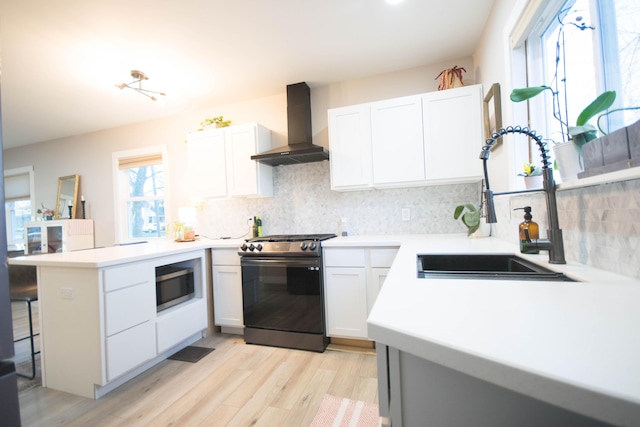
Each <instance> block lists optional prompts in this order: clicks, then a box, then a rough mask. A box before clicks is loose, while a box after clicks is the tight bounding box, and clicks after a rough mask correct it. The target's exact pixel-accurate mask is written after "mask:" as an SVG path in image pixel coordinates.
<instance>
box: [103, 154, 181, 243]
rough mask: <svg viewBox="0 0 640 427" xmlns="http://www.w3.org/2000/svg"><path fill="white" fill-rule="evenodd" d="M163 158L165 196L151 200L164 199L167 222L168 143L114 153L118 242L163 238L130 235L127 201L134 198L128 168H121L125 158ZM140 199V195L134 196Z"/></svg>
mask: <svg viewBox="0 0 640 427" xmlns="http://www.w3.org/2000/svg"><path fill="white" fill-rule="evenodd" d="M158 155H160V156H161V158H162V162H161V164H162V175H163V196H162V197H158V196H153V197H150V198H149V200H163V201H164V217H165V224H169V223H170V212H171V189H170V179H169V155H168V150H167V146H166V145H156V146H149V147H143V148H137V149H132V150H126V151H118V152H114V153H112V174H113V190H114V191H113V206H114V231H115V240H116V242H117V243H133V242H139V241H143V240H148V239H155V240H157V239H162V238H164V237H160V236H144V237H129V232H128V230H129V222H128V221H129V219H128V215H127V203H128V202H130V201H131V200H132V197H130V196H129V174H128V172H127V171H128V169H121V168H120V162H121V160H123V159H128V158H135V157H147V156H158ZM133 199H136V200H140V198H139V197H136V198H133Z"/></svg>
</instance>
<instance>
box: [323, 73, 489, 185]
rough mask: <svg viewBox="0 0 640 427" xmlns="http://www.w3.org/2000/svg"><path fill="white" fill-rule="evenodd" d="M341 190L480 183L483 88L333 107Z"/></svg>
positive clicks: (334, 158)
mask: <svg viewBox="0 0 640 427" xmlns="http://www.w3.org/2000/svg"><path fill="white" fill-rule="evenodd" d="M328 123H329V144H330V149H331V157H330V161H331V188H332V189H333V190H337V191H349V190H364V189H372V188H399V187H412V186H420V185H433V184H440V183H450V182H465V181H466V182H470V181H478V180H480V179H481V178H482V162H481V161H480V160H479V158H478V156H479V154H480V150H481V148H482V143H483V124H482V86H481V85H473V86H465V87H462V88H456V89H449V90H445V91H439V92H432V93H427V94H421V95H415V96H407V97H401V98H394V99H389V100H385V101H379V102H373V103H368V104H360V105H354V106H349V107H341V108H336V109H331V110H329V111H328Z"/></svg>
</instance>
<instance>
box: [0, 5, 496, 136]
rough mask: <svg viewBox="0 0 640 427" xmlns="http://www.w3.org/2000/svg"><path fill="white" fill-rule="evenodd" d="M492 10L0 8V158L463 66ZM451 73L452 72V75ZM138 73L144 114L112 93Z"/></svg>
mask: <svg viewBox="0 0 640 427" xmlns="http://www.w3.org/2000/svg"><path fill="white" fill-rule="evenodd" d="M492 4H493V0H458V1H456V2H455V6H454V7H452V5H453V4H452V3H449V2H447V1H435V0H404V2H403V3H400V4H398V5H390V4H388V3H387V2H386V1H385V0H268V1H267V0H185V1H181V2H178V1H175V0H136V1H130V0H128V1H124V0H109V1H104V0H56V1H51V0H20V1H14V0H11V1H4V0H3V1H2V2H1V3H0V48H1V55H2V58H1V59H2V75H1V84H2V93H1V96H2V131H3V145H4V148H11V147H16V146H20V145H24V144H30V143H36V142H41V141H48V140H52V139H57V138H62V137H67V136H71V135H79V134H83V133H87V132H92V131H96V130H101V129H108V128H112V127H117V126H122V125H126V124H130V123H136V122H141V121H146V120H152V119H157V118H161V117H166V116H172V115H176V114H180V113H183V112H187V111H191V110H198V109H202V108H206V107H211V106H216V105H224V104H228V103H233V102H238V101H242V100H246V99H254V98H259V97H263V96H271V95H274V94H278V93H281V92H283V91H284V88H285V86H286V85H287V84H290V83H296V82H299V81H306V82H307V83H308V84H309V85H310V86H311V87H312V88H313V87H314V86H315V87H318V86H324V85H327V84H330V83H334V82H340V81H345V80H349V79H354V78H359V77H365V76H370V75H376V74H382V73H386V72H391V71H396V70H402V69H407V68H413V67H417V66H420V65H424V64H430V63H438V62H443V61H446V60H448V59H454V58H460V57H464V56H470V55H471V54H472V53H473V51H474V49H475V46H476V43H477V41H478V39H479V37H480V35H481V33H482V31H483V29H484V25H485V22H486V20H487V17H488V15H489V12H490V9H491V6H492ZM452 65H453V64H452ZM132 69H137V70H142V71H144V72H145V73H146V74H147V76H148V77H149V80H147V81H145V82H144V83H143V88H145V89H150V90H157V91H162V92H166V93H167V96H166V97H164V99H163V102H156V103H154V102H153V101H151V100H149V99H148V98H146V97H144V96H142V95H140V94H138V93H135V92H134V91H132V90H128V89H125V90H122V91H121V90H119V89H117V88H116V87H115V84H116V83H118V84H119V83H123V82H124V83H129V82H131V81H132V80H133V79H132V78H131V75H130V70H132Z"/></svg>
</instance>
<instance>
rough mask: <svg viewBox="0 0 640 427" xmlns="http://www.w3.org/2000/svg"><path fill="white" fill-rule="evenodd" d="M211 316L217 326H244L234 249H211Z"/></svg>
mask: <svg viewBox="0 0 640 427" xmlns="http://www.w3.org/2000/svg"><path fill="white" fill-rule="evenodd" d="M211 258H212V262H211V263H212V265H213V267H212V273H213V274H212V276H213V277H212V279H213V318H214V323H215V324H216V325H217V326H229V327H236V328H242V327H244V318H243V310H242V273H241V269H240V256H238V252H237V250H235V249H212V250H211Z"/></svg>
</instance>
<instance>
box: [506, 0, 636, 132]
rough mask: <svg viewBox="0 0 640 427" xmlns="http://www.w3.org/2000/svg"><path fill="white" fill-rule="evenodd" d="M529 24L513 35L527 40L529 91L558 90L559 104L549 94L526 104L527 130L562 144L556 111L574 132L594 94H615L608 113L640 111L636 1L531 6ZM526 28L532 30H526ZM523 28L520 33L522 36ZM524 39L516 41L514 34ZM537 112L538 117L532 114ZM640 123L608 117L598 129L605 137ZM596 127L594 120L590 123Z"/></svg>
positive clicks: (627, 116) (571, 0) (576, 0)
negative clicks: (537, 88)
mask: <svg viewBox="0 0 640 427" xmlns="http://www.w3.org/2000/svg"><path fill="white" fill-rule="evenodd" d="M531 3H532V4H534V6H533V8H536V9H537V10H535V11H534V12H532V13H531V14H527V13H526V12H525V14H524V15H523V16H526V18H523V19H524V20H528V21H529V22H520V23H518V24H517V25H516V29H515V31H514V33H512V41H513V43H514V45H515V47H518V43H519V42H518V39H522V40H525V39H526V57H527V80H528V83H527V84H528V85H529V86H534V85H542V84H544V85H548V86H552V87H554V88H556V87H557V88H558V92H559V93H560V97H559V102H558V103H557V105H555V110H554V106H553V100H552V97H551V96H550V94H548V95H549V96H547V97H546V98H543V97H539V98H540V99H533V100H531V101H530V108H531V110H534V111H530V119H531V123H530V125H531V127H532V128H534V129H537V130H540V131H541V133H543V134H545V135H548V136H550V138H551V139H553V140H555V141H558V142H560V141H561V140H562V134H561V129H560V123H559V122H558V121H557V120H548V118H549V117H550V116H551V114H552V112H554V111H560V112H561V114H562V117H563V120H564V122H565V126H566V125H567V124H568V125H571V126H573V125H574V124H575V122H576V119H577V116H578V114H579V113H580V112H581V111H582V109H584V108H585V107H586V106H587V105H589V103H590V102H591V101H593V100H594V99H595V98H596V97H597V95H598V94H600V93H602V92H604V91H606V90H615V91H616V94H617V97H616V103H615V104H614V106H613V107H612V108H611V109H610V111H612V110H614V109H620V108H623V107H640V80H639V78H640V76H638V73H640V3H639V2H638V1H637V0H595V1H594V0H564V1H557V0H554V1H549V2H543V1H537V2H536V1H533V2H531ZM529 27H532V28H531V29H529ZM523 28H524V30H523ZM519 31H521V32H523V33H524V36H519V35H518V32H519ZM536 110H537V111H536ZM638 119H640V110H627V111H617V112H612V113H611V114H609V115H608V116H606V117H603V118H602V119H601V120H600V121H599V124H600V125H601V127H602V129H603V130H605V131H606V132H612V131H614V130H617V129H619V128H621V127H624V126H628V125H630V124H632V123H634V122H635V121H637V120H638ZM591 123H592V124H593V125H597V123H596V119H593V120H592V121H591Z"/></svg>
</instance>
